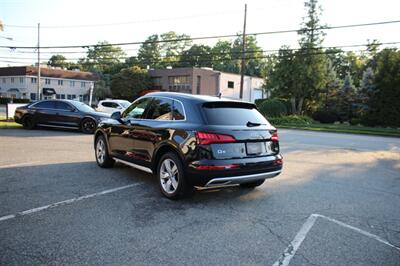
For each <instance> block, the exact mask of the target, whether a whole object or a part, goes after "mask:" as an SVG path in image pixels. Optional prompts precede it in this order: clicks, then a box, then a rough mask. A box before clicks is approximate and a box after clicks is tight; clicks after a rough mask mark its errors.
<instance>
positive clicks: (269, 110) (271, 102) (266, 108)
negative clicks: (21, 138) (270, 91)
mask: <svg viewBox="0 0 400 266" xmlns="http://www.w3.org/2000/svg"><path fill="white" fill-rule="evenodd" d="M259 110H260V112H261V113H262V114H263V115H264V116H266V117H280V116H283V115H286V114H287V109H286V106H285V104H284V103H283V102H282V101H280V100H279V99H267V100H265V101H264V102H263V103H262V104H261V106H260V108H259Z"/></svg>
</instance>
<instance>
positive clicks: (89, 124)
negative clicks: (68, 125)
mask: <svg viewBox="0 0 400 266" xmlns="http://www.w3.org/2000/svg"><path fill="white" fill-rule="evenodd" d="M96 126H97V125H96V121H94V120H93V119H92V118H85V119H83V120H82V122H81V131H82V132H83V133H85V134H93V133H94V131H95V130H96Z"/></svg>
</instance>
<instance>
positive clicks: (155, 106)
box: [146, 98, 172, 120]
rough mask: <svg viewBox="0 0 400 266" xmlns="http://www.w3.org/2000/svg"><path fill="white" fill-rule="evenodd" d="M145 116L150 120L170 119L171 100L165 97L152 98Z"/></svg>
mask: <svg viewBox="0 0 400 266" xmlns="http://www.w3.org/2000/svg"><path fill="white" fill-rule="evenodd" d="M146 118H147V119H152V120H171V119H172V100H171V99H166V98H154V100H153V102H152V103H151V107H150V109H149V112H148V113H147V115H146Z"/></svg>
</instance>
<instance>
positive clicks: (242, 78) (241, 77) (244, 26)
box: [240, 4, 247, 99]
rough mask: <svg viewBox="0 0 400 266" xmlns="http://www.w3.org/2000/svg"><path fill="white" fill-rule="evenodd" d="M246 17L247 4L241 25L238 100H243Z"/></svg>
mask: <svg viewBox="0 0 400 266" xmlns="http://www.w3.org/2000/svg"><path fill="white" fill-rule="evenodd" d="M246 16H247V4H244V23H243V37H242V66H241V69H240V99H243V85H244V84H243V83H244V69H245V65H246V62H245V60H246Z"/></svg>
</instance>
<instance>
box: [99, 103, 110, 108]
mask: <svg viewBox="0 0 400 266" xmlns="http://www.w3.org/2000/svg"><path fill="white" fill-rule="evenodd" d="M101 105H103V106H104V107H111V103H110V102H102V103H101Z"/></svg>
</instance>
